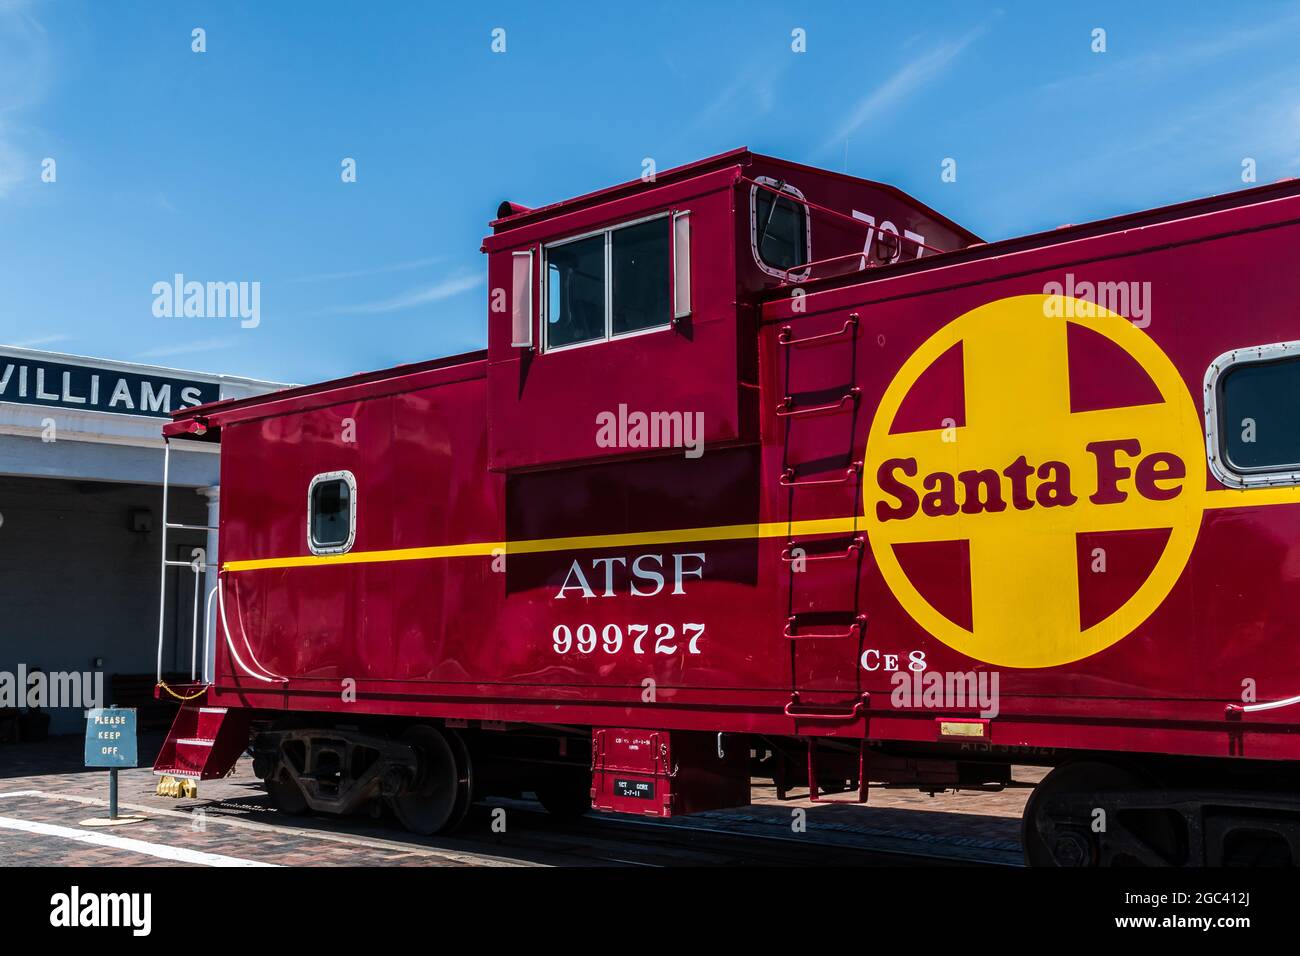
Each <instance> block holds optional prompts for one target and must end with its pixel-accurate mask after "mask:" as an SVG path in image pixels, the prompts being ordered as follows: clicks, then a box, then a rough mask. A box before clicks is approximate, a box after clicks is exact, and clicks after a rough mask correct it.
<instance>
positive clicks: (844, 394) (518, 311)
mask: <svg viewBox="0 0 1300 956" xmlns="http://www.w3.org/2000/svg"><path fill="white" fill-rule="evenodd" d="M1298 249H1300V185H1298V184H1296V183H1279V184H1274V185H1269V186H1261V187H1258V188H1252V189H1247V190H1243V191H1241V192H1237V193H1234V194H1231V195H1227V196H1222V197H1216V198H1211V199H1205V200H1200V201H1196V202H1190V203H1184V204H1181V205H1177V206H1170V207H1167V208H1162V209H1156V210H1152V211H1148V212H1143V213H1138V214H1135V215H1129V216H1123V217H1120V218H1116V219H1111V220H1106V221H1103V222H1096V223H1091V224H1087V225H1075V226H1066V227H1062V228H1060V229H1057V230H1054V231H1052V232H1047V233H1041V234H1037V235H1031V236H1026V237H1023V238H1017V239H1011V240H1006V241H1002V242H994V243H982V242H980V241H979V240H978V238H977V237H976V236H975V235H973V234H972V233H970V232H968V231H966V230H965V229H963V228H962V227H960V226H958V225H956V224H955V223H953V222H951V221H949V220H948V219H946V218H944V217H943V216H941V215H939V214H937V213H936V212H934V211H933V210H931V209H929V208H927V207H926V206H924V205H922V204H921V203H918V202H916V201H915V200H913V199H911V198H909V197H908V196H906V195H904V194H903V193H901V192H899V191H898V190H896V189H893V188H891V187H889V186H884V185H881V184H878V183H873V182H867V181H864V180H859V179H854V178H850V177H847V176H842V175H838V174H835V173H830V172H825V171H822V170H817V169H812V168H808V167H805V166H800V165H796V164H793V163H788V162H784V161H781V160H776V159H772V158H769V157H766V156H760V155H757V154H754V153H751V152H749V151H747V150H743V149H742V150H737V151H734V152H730V153H726V154H723V155H721V156H717V157H714V158H712V159H708V160H705V161H702V162H699V163H694V164H692V165H689V166H683V167H681V168H678V169H673V170H671V171H668V172H666V173H661V174H660V175H658V176H657V177H655V178H653V179H651V180H649V181H641V180H638V181H635V182H631V183H627V184H624V185H621V186H616V187H614V188H611V189H606V190H603V191H600V192H596V193H591V194H589V195H586V196H581V197H579V198H576V199H571V200H568V201H565V202H560V203H556V204H554V205H551V206H546V207H543V208H540V209H527V208H524V207H522V206H518V205H515V204H513V203H503V204H502V206H501V209H500V211H499V215H498V218H497V219H496V220H495V221H494V222H493V223H492V234H491V235H490V236H488V238H487V239H486V240H484V243H483V251H484V252H485V253H486V254H487V272H488V287H487V292H488V301H487V312H488V315H487V318H488V332H487V349H486V350H485V351H481V352H474V353H470V354H466V355H458V356H454V357H450V358H442V359H437V360H434V361H427V362H422V363H418V364H414V365H406V366H401V367H398V368H394V369H390V370H387V371H381V372H374V373H370V374H363V375H355V376H351V377H349V378H345V379H339V380H336V381H331V382H325V383H323V384H320V385H313V386H308V387H302V388H291V389H286V390H283V391H280V392H276V393H273V394H270V395H264V396H259V397H256V398H250V399H243V400H236V401H227V402H219V403H214V404H211V405H206V406H201V407H198V408H192V409H186V410H184V411H182V412H178V413H177V414H176V415H175V418H174V421H172V422H170V423H169V424H168V425H167V426H166V428H165V434H166V436H167V437H168V438H169V440H171V441H177V440H186V441H220V442H221V445H222V455H221V507H220V515H221V517H220V529H219V553H220V570H219V574H218V576H217V580H218V581H219V584H218V585H217V586H216V587H214V588H213V590H212V594H211V595H210V596H209V597H210V601H211V604H212V611H211V619H212V620H213V621H214V622H215V625H214V628H213V633H214V636H213V637H212V639H211V640H210V641H209V642H208V648H207V650H206V651H204V652H202V653H201V654H200V652H199V651H197V650H196V651H195V657H196V661H197V663H195V664H194V669H195V675H194V676H195V680H194V682H193V684H192V685H190V686H189V687H168V686H166V685H162V675H161V646H160V674H159V681H160V687H161V690H163V691H169V692H171V693H173V694H174V695H176V696H181V697H192V698H193V699H192V700H190V701H188V702H186V703H185V704H184V705H183V706H182V708H181V710H180V712H179V714H178V716H177V718H176V723H175V726H174V727H173V729H172V732H171V734H170V735H169V737H168V740H167V742H166V744H165V745H164V748H163V750H162V752H161V754H160V756H159V758H158V763H157V765H156V770H157V771H158V772H159V773H165V774H169V775H172V776H187V777H191V778H195V779H205V778H211V777H217V776H221V775H223V774H225V773H227V772H228V771H229V770H230V768H231V767H232V765H233V763H234V761H235V759H236V758H237V757H238V756H239V755H240V754H241V753H243V752H244V751H245V750H246V749H247V748H248V747H249V746H250V743H251V746H252V748H253V754H254V769H255V771H256V773H257V774H258V775H259V776H260V777H262V778H263V779H264V780H265V781H266V786H267V788H268V790H269V791H270V793H271V794H272V796H273V797H274V799H275V800H276V802H277V804H278V805H279V806H280V807H281V808H282V809H284V810H287V811H303V810H306V809H308V808H310V809H314V810H318V811H335V812H347V811H350V810H354V809H358V808H360V807H362V806H364V805H368V804H369V805H373V804H374V803H375V802H376V801H384V802H386V803H387V804H388V805H390V806H391V807H392V809H393V811H394V812H395V814H396V816H397V817H398V818H399V819H400V820H401V821H402V822H403V823H404V824H405V825H406V826H408V827H409V828H411V829H412V830H415V831H418V832H422V833H428V832H433V831H437V830H442V829H447V828H449V827H452V826H454V825H456V823H457V822H459V820H460V819H461V818H462V817H463V815H464V813H465V811H466V809H467V808H468V806H469V804H470V802H471V801H472V800H474V799H476V798H477V797H479V796H481V795H484V794H493V793H512V792H513V793H518V792H522V791H532V792H535V793H536V794H537V795H538V797H539V799H540V800H541V801H542V803H543V804H544V805H545V806H546V807H547V808H548V809H550V810H552V811H553V812H556V813H561V814H564V813H579V812H583V811H584V810H586V809H587V808H588V807H589V806H594V807H596V808H598V809H601V810H612V811H617V812H624V813H637V814H648V815H656V816H669V815H675V814H681V813H690V812H692V811H697V810H702V809H709V808H719V807H726V806H736V805H742V804H745V803H746V802H748V800H749V787H750V780H751V778H752V777H753V776H755V775H763V776H770V777H772V778H773V779H774V780H775V782H776V785H777V788H778V791H779V793H781V795H782V796H784V794H785V792H786V791H787V790H789V789H791V788H793V787H796V786H799V787H808V788H810V790H811V793H812V795H813V796H814V798H816V797H817V796H818V795H819V793H821V792H826V791H845V790H856V791H857V794H858V798H859V799H863V800H865V799H866V795H867V789H868V786H869V785H879V784H889V785H912V786H917V787H921V788H923V789H941V788H952V787H972V788H997V787H1001V786H1004V785H1006V784H1007V783H1008V782H1009V781H1010V766H1011V764H1012V763H1022V764H1023V763H1036V764H1042V765H1050V766H1053V767H1054V768H1055V769H1054V770H1053V771H1052V772H1051V773H1050V774H1049V775H1048V776H1047V777H1046V779H1045V780H1044V782H1043V783H1041V784H1040V785H1039V786H1038V788H1037V789H1036V791H1035V793H1034V795H1033V796H1032V798H1031V800H1030V802H1029V805H1028V808H1027V810H1026V815H1025V829H1024V836H1025V848H1026V854H1027V856H1028V858H1029V860H1030V861H1031V862H1034V863H1049V864H1060V865H1090V864H1110V863H1150V864H1187V863H1193V864H1195V863H1220V862H1238V863H1240V862H1283V863H1290V862H1294V861H1296V860H1297V859H1300V801H1298V800H1297V798H1296V796H1295V794H1296V784H1297V779H1296V778H1297V774H1296V768H1297V767H1298V766H1300V733H1298V731H1300V654H1297V653H1296V652H1295V641H1296V634H1297V631H1298V630H1300V488H1298V486H1300V424H1298V423H1300V342H1297V341H1295V340H1297V339H1300V311H1297V302H1300V270H1296V269H1293V268H1290V265H1289V263H1290V262H1291V261H1292V260H1293V259H1295V257H1296V254H1297V250H1298ZM168 526H169V527H170V528H171V529H172V530H173V531H175V532H176V535H181V534H184V533H185V532H186V531H188V530H194V529H188V528H186V527H184V526H179V525H171V524H169V525H168ZM174 540H175V539H174V538H173V542H174ZM163 553H164V558H165V557H166V555H167V553H168V552H167V544H166V542H164V545H163ZM176 564H179V562H175V561H173V562H171V564H170V565H168V567H171V566H174V565H176ZM203 569H204V562H203V559H202V557H201V556H200V557H199V558H196V561H195V564H194V573H195V575H196V576H197V575H198V574H199V572H201V571H202V570H203ZM182 570H183V569H182ZM167 573H168V572H167V571H166V569H165V570H164V580H166V575H167ZM182 587H187V585H184V584H183V583H182ZM196 587H197V584H196ZM165 593H166V588H164V596H165ZM212 599H215V600H212ZM195 616H196V619H197V613H196V615H195ZM198 643H199V641H198V640H197V639H196V645H197V644H198ZM200 670H201V671H202V673H201V674H199V673H198V671H200ZM1097 809H1104V810H1105V811H1106V816H1105V819H1106V820H1107V825H1106V827H1105V828H1104V832H1095V830H1096V827H1095V826H1094V822H1095V820H1096V819H1098V817H1097V815H1096V814H1095V811H1096V810H1097Z"/></svg>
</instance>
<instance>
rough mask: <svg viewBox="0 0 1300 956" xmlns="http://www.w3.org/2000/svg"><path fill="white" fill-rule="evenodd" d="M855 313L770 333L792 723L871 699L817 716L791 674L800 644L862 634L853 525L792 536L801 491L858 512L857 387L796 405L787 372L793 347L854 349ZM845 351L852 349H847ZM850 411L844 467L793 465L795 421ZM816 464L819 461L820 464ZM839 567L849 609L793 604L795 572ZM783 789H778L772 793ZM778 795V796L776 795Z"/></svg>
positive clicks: (812, 794)
mask: <svg viewBox="0 0 1300 956" xmlns="http://www.w3.org/2000/svg"><path fill="white" fill-rule="evenodd" d="M859 324H860V323H859V316H858V313H856V312H851V313H849V315H848V318H847V319H845V321H844V323H843V325H842V326H841V327H840V328H839V329H836V330H834V331H830V332H823V333H820V334H817V335H809V336H805V337H803V338H796V337H795V335H794V331H793V329H792V328H791V327H790V326H789V325H786V326H783V327H782V328H781V329H780V330H779V332H778V333H777V344H778V346H779V347H780V348H781V349H782V350H783V352H784V354H785V369H784V371H785V385H786V389H787V391H786V394H785V396H784V397H783V398H782V399H781V401H780V402H779V403H778V404H777V407H776V416H777V419H778V420H779V421H782V422H784V432H783V435H782V438H783V448H782V459H781V475H780V479H779V483H780V486H781V487H782V488H785V489H787V494H788V499H787V508H788V515H789V518H788V520H789V524H788V525H787V533H786V544H785V548H784V550H782V552H781V560H782V562H784V563H785V565H786V567H787V568H789V571H788V582H787V584H788V587H787V593H788V595H789V597H788V605H787V617H786V624H785V629H784V636H785V638H786V639H787V640H789V641H790V669H791V677H790V681H791V692H790V700H789V702H788V703H787V704H786V706H785V713H786V716H788V717H792V718H794V719H795V721H796V725H797V722H798V721H800V720H803V721H814V722H848V721H856V720H859V719H862V718H863V717H864V716H865V712H866V710H867V708H868V707H869V704H870V698H869V696H868V695H867V694H865V693H863V694H861V695H860V696H859V698H858V700H857V701H856V702H855V703H854V705H853V707H852V708H851V709H849V710H847V711H831V712H822V711H816V710H812V709H810V708H808V707H805V706H804V705H803V704H802V703H801V701H800V699H799V689H798V685H799V673H798V649H799V646H800V644H801V643H803V642H809V641H822V640H843V641H846V642H847V641H853V642H855V643H857V644H860V643H861V641H862V638H863V635H864V634H865V632H866V627H867V616H866V614H865V613H863V611H862V610H861V608H860V607H859V606H858V595H859V587H858V584H857V581H858V578H859V577H860V574H861V566H862V556H863V552H864V550H865V546H866V538H865V536H864V535H863V534H862V533H861V532H860V531H859V530H857V528H856V521H855V528H854V530H853V531H852V532H851V533H850V534H849V535H847V536H845V537H842V538H830V539H827V538H826V537H825V536H824V535H816V536H809V537H807V538H803V539H801V538H799V537H796V535H795V534H794V527H795V526H794V516H795V513H796V512H795V501H796V499H797V498H799V499H801V498H802V496H803V495H805V494H816V493H818V492H819V491H824V490H827V489H831V488H835V487H839V488H844V487H849V488H851V489H853V490H854V491H855V492H856V494H855V495H854V497H853V499H852V500H853V507H854V510H853V514H854V515H857V513H858V507H859V506H858V502H859V500H860V499H861V480H862V471H863V463H862V461H861V460H853V447H854V444H855V442H854V435H855V432H856V429H855V427H854V426H855V425H856V419H857V410H858V405H859V403H860V400H861V390H860V389H859V388H858V386H857V385H856V384H851V383H850V384H849V385H848V387H846V388H845V389H844V390H843V391H842V392H841V393H840V394H838V395H832V396H829V399H830V400H829V401H827V400H822V399H818V400H817V401H815V402H812V403H806V404H800V403H799V402H797V401H796V400H795V395H794V394H791V393H790V391H789V387H790V384H791V376H790V369H791V364H792V361H793V356H794V353H795V351H796V350H797V349H799V348H801V347H803V346H807V345H812V344H818V345H830V344H833V343H835V342H839V341H843V342H846V343H847V344H848V346H849V348H850V350H853V349H855V348H856V345H857V333H858V327H859ZM851 354H852V351H851ZM846 409H847V410H849V411H850V412H851V414H852V415H853V420H852V421H851V422H850V427H849V428H848V429H847V435H848V442H849V449H848V451H847V452H846V453H845V454H844V455H843V456H842V457H843V462H844V463H843V464H842V465H841V466H839V467H838V468H836V469H834V470H833V471H831V472H829V473H827V472H825V471H824V470H823V471H821V472H817V471H813V470H812V469H810V468H809V467H808V466H809V465H810V464H820V462H818V463H810V462H792V461H791V460H790V454H791V442H790V436H791V431H792V429H793V428H794V427H795V426H796V424H797V423H798V422H800V421H802V420H804V419H806V418H809V417H812V416H816V415H828V414H835V413H837V412H842V411H844V410H846ZM824 460H825V459H823V460H822V461H824ZM807 474H816V475H818V477H804V475H807ZM842 569H846V570H847V574H846V575H844V576H845V577H846V578H847V579H848V580H849V581H850V582H852V584H853V586H852V595H853V600H852V606H851V607H848V608H845V609H843V610H836V611H825V610H820V611H819V610H812V609H809V608H803V609H800V608H797V607H796V592H797V590H798V588H797V581H798V580H799V579H798V577H797V575H799V574H826V573H836V572H840V571H841V570H842ZM857 657H858V653H857V651H854V652H853V654H852V655H851V659H852V664H853V668H854V673H855V674H856V673H857ZM815 740H816V738H815V736H809V737H808V791H809V799H811V800H814V801H818V800H820V787H819V785H818V781H817V752H816V743H815ZM857 762H858V770H857V776H858V782H859V786H858V799H857V800H856V801H854V802H860V803H865V802H866V799H867V778H866V769H867V768H866V735H865V733H864V735H863V739H862V741H861V742H860V743H859V745H858V761H857ZM779 789H780V790H781V791H783V790H784V787H783V786H782V787H781V788H779ZM778 796H781V797H783V796H784V793H783V792H781V793H779V794H778Z"/></svg>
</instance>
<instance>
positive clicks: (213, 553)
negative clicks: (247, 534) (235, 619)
mask: <svg viewBox="0 0 1300 956" xmlns="http://www.w3.org/2000/svg"><path fill="white" fill-rule="evenodd" d="M197 493H198V494H200V495H202V496H203V497H205V498H207V499H208V520H207V522H206V524H207V526H208V527H209V528H211V529H215V528H216V527H217V524H218V515H219V513H220V508H219V501H220V498H221V487H220V486H219V485H209V486H208V487H206V488H199V489H197ZM206 547H207V551H208V571H207V574H205V575H204V579H203V593H202V594H200V595H199V600H200V601H202V602H204V605H205V606H206V604H207V600H208V594H209V593H211V591H212V589H213V588H214V587H216V586H217V568H218V567H219V566H220V564H219V562H220V557H219V555H218V554H217V532H216V531H215V530H211V531H209V532H208V543H207V546H206ZM200 613H202V611H200ZM216 618H217V602H216V599H215V598H214V599H213V601H212V613H211V614H210V615H208V622H207V634H208V662H207V668H206V672H207V674H208V678H209V679H210V680H215V679H216V676H217V639H218V630H217V621H216ZM202 639H203V638H202V636H200V638H199V640H202ZM202 677H203V675H202V674H200V675H199V678H200V679H202Z"/></svg>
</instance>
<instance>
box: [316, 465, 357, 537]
mask: <svg viewBox="0 0 1300 956" xmlns="http://www.w3.org/2000/svg"><path fill="white" fill-rule="evenodd" d="M356 532H357V482H356V479H355V478H353V477H352V473H351V472H350V471H332V472H327V473H326V474H323V475H317V476H316V477H315V478H313V479H312V480H311V487H310V489H309V490H308V492H307V543H308V545H309V546H310V548H311V551H312V553H313V554H338V553H340V552H343V551H347V550H348V549H349V548H351V547H352V541H353V539H354V538H355V537H356Z"/></svg>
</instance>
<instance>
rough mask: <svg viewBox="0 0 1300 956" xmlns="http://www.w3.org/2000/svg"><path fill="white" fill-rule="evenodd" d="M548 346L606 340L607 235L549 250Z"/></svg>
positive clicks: (551, 247) (547, 256)
mask: <svg viewBox="0 0 1300 956" xmlns="http://www.w3.org/2000/svg"><path fill="white" fill-rule="evenodd" d="M546 295H547V299H546V345H547V348H559V347H561V346H565V345H577V344H579V343H581V342H594V341H597V340H599V339H603V338H605V307H606V302H605V234H604V233H603V232H602V233H601V234H599V235H596V236H590V237H588V238H586V239H578V240H575V241H573V242H566V243H564V244H562V245H555V246H548V247H547V249H546Z"/></svg>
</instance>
